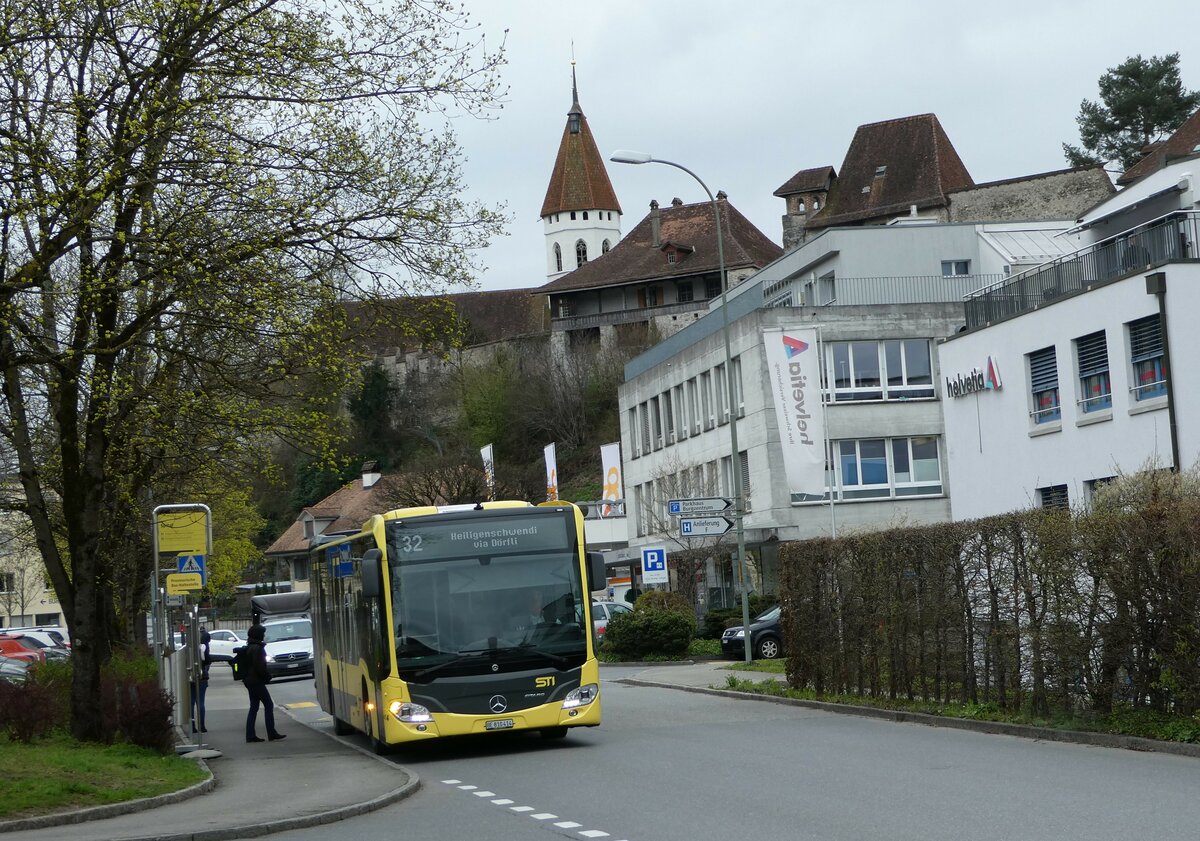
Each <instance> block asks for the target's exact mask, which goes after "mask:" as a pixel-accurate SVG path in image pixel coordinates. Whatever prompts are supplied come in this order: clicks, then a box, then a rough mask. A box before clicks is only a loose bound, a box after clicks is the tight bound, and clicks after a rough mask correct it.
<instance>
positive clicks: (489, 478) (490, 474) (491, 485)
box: [479, 444, 496, 499]
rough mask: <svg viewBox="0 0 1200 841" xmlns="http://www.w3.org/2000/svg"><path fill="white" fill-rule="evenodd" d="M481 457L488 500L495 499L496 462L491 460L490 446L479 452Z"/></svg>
mask: <svg viewBox="0 0 1200 841" xmlns="http://www.w3.org/2000/svg"><path fill="white" fill-rule="evenodd" d="M479 455H480V456H482V457H483V481H484V483H485V484H486V485H487V492H488V499H495V498H496V462H495V461H494V460H493V458H492V445H491V444H488V445H487V446H486V447H484V448H483V449H481V450H480V451H479Z"/></svg>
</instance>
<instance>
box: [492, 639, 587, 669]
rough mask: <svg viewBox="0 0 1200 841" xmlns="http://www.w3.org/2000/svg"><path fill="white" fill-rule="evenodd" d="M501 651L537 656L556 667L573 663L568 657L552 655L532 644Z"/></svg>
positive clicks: (522, 644)
mask: <svg viewBox="0 0 1200 841" xmlns="http://www.w3.org/2000/svg"><path fill="white" fill-rule="evenodd" d="M500 650H501V651H512V652H520V653H521V654H535V655H537V656H538V657H541V658H542V659H543V660H547V661H549V662H551V663H553V664H554V665H556V666H565V665H567V664H568V663H570V662H571V661H570V660H568V659H567V658H566V657H561V656H559V655H558V654H551V653H550V652H549V651H543V650H542V649H540V648H538V647H537V646H536V645H534V644H533V643H531V642H523V643H521V644H520V645H514V646H513V647H512V648H502V649H500Z"/></svg>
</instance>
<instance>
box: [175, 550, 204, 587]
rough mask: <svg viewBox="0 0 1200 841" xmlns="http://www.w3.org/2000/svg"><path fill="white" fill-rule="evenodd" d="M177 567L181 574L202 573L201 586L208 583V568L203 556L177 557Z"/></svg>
mask: <svg viewBox="0 0 1200 841" xmlns="http://www.w3.org/2000/svg"><path fill="white" fill-rule="evenodd" d="M175 565H176V567H177V568H178V570H179V572H198V573H200V581H201V584H207V583H208V567H207V565H206V564H205V558H204V556H203V555H176V556H175Z"/></svg>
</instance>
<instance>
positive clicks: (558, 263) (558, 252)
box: [554, 242, 562, 272]
mask: <svg viewBox="0 0 1200 841" xmlns="http://www.w3.org/2000/svg"><path fill="white" fill-rule="evenodd" d="M554 271H556V272H561V271H562V248H561V247H559V244H558V243H557V242H556V243H554Z"/></svg>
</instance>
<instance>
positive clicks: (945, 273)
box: [942, 260, 971, 277]
mask: <svg viewBox="0 0 1200 841" xmlns="http://www.w3.org/2000/svg"><path fill="white" fill-rule="evenodd" d="M970 273H971V261H970V260H943V261H942V277H961V276H963V275H968V274H970Z"/></svg>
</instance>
